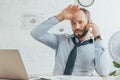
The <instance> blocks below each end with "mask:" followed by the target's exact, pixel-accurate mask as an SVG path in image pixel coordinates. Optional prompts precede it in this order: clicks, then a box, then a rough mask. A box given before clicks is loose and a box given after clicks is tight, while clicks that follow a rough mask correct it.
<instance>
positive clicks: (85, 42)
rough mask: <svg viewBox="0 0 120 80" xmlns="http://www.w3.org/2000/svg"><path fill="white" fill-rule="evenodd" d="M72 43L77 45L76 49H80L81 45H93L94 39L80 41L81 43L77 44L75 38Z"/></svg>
mask: <svg viewBox="0 0 120 80" xmlns="http://www.w3.org/2000/svg"><path fill="white" fill-rule="evenodd" d="M72 41H73V43H74V44H75V47H78V46H81V45H86V44H89V43H93V40H92V39H89V40H86V41H84V42H81V41H80V42H79V43H76V40H75V37H73V38H72Z"/></svg>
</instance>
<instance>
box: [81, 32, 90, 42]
mask: <svg viewBox="0 0 120 80" xmlns="http://www.w3.org/2000/svg"><path fill="white" fill-rule="evenodd" d="M88 39H90V35H89V34H88V33H87V34H86V35H85V36H84V37H83V38H81V39H79V41H86V40H88Z"/></svg>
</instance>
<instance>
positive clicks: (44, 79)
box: [0, 75, 120, 80]
mask: <svg viewBox="0 0 120 80" xmlns="http://www.w3.org/2000/svg"><path fill="white" fill-rule="evenodd" d="M0 80H9V79H0ZM29 80H120V76H109V77H99V76H92V77H91V76H45V75H43V76H38V75H37V76H36V75H35V76H31V77H30V79H29Z"/></svg>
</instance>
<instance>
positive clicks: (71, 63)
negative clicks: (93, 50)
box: [63, 37, 93, 75]
mask: <svg viewBox="0 0 120 80" xmlns="http://www.w3.org/2000/svg"><path fill="white" fill-rule="evenodd" d="M72 41H73V43H74V44H75V46H74V48H73V49H72V50H71V52H70V55H69V56H68V60H67V63H66V67H65V70H64V73H63V75H72V72H73V68H74V64H75V60H76V56H77V47H79V46H81V45H86V44H89V43H93V40H92V39H89V40H86V41H84V42H83V43H81V42H79V43H76V41H75V37H72Z"/></svg>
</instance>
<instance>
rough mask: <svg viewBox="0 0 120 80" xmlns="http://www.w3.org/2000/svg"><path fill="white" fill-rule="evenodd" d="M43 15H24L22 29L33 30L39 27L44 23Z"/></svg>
mask: <svg viewBox="0 0 120 80" xmlns="http://www.w3.org/2000/svg"><path fill="white" fill-rule="evenodd" d="M42 18H43V17H42V15H39V16H38V15H34V14H24V15H22V27H23V28H24V29H31V28H34V27H35V26H37V25H38V24H39V23H40V22H41V21H42Z"/></svg>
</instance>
